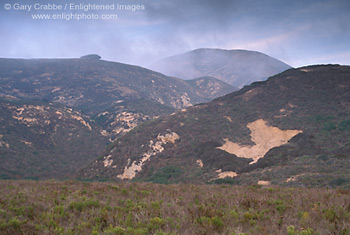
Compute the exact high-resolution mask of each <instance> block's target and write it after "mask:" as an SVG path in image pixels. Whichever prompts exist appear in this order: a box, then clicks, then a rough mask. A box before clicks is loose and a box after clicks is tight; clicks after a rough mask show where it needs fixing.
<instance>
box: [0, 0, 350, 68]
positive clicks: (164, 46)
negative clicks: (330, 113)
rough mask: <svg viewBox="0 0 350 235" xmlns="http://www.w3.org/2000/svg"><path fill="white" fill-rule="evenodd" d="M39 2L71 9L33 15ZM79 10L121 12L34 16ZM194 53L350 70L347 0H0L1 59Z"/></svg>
mask: <svg viewBox="0 0 350 235" xmlns="http://www.w3.org/2000/svg"><path fill="white" fill-rule="evenodd" d="M15 3H19V4H23V5H31V11H25V10H17V8H18V5H15ZM35 3H38V4H37V5H36V7H38V6H39V5H40V4H44V5H45V4H56V5H62V7H63V8H64V7H66V4H68V5H67V6H68V8H66V10H64V9H63V10H36V9H33V8H34V4H35ZM71 3H73V5H75V6H77V5H78V6H80V5H79V4H83V5H86V4H96V5H105V4H107V5H111V4H115V8H117V4H129V5H130V4H136V5H143V6H144V10H143V8H141V9H140V10H136V11H131V10H118V9H115V10H105V11H96V10H89V11H84V10H78V9H77V10H70V9H69V6H70V4H71ZM8 4H9V5H8ZM41 7H45V6H43V5H41ZM5 8H7V9H9V8H10V9H9V10H7V9H5ZM15 8H16V9H15ZM27 9H28V8H27ZM76 13H77V14H85V15H88V14H95V15H97V14H98V15H99V17H102V15H103V14H105V15H106V14H114V15H115V14H117V15H118V19H116V20H115V19H110V20H101V19H100V20H79V21H77V20H73V19H72V20H69V21H67V20H33V19H32V15H34V14H48V15H51V16H52V15H53V14H66V15H68V14H76ZM197 48H222V49H247V50H254V51H260V52H263V53H265V54H267V55H270V56H272V57H275V58H277V59H280V60H282V61H283V62H285V63H287V64H289V65H291V66H294V67H299V66H304V65H310V64H329V63H338V64H347V65H350V0H1V6H0V57H6V58H77V57H80V56H82V55H86V54H91V53H96V54H99V55H101V56H102V58H103V59H105V60H111V61H118V62H123V63H130V64H137V65H142V66H147V65H148V64H150V63H152V62H154V61H156V60H158V59H161V58H164V57H168V56H171V55H175V54H179V53H184V52H186V51H189V50H194V49H197Z"/></svg>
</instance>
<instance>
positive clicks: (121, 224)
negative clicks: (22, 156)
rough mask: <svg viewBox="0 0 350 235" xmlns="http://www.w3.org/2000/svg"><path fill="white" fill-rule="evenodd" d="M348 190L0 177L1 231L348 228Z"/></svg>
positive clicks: (287, 231)
mask: <svg viewBox="0 0 350 235" xmlns="http://www.w3.org/2000/svg"><path fill="white" fill-rule="evenodd" d="M349 231H350V191H347V190H343V189H306V188H282V187H261V186H247V187H241V186H231V185H160V184H151V183H110V182H108V183H97V182H96V183H86V182H75V181H65V182H57V181H0V234H288V235H293V234H295V235H297V234H303V235H307V234H344V235H345V234H349Z"/></svg>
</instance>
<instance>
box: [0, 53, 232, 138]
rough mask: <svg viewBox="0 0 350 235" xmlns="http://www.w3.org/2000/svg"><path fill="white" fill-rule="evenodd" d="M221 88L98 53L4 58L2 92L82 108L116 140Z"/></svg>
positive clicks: (0, 67) (0, 65) (0, 66)
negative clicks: (76, 56) (104, 57)
mask: <svg viewBox="0 0 350 235" xmlns="http://www.w3.org/2000/svg"><path fill="white" fill-rule="evenodd" d="M226 86H229V85H226ZM208 89H209V88H208ZM220 89H221V87H219V88H218V89H216V91H215V95H217V96H215V95H213V94H210V93H211V92H210V91H208V90H207V87H198V86H191V85H189V84H188V83H187V82H185V81H183V80H181V79H177V78H171V77H166V76H164V75H162V74H160V73H157V72H154V71H150V70H147V69H144V68H141V67H137V66H131V65H126V64H121V63H116V62H108V61H103V60H100V57H99V56H98V55H88V56H85V57H82V58H81V59H32V60H24V59H0V94H2V95H9V96H13V97H18V98H23V99H38V100H39V99H40V100H46V101H48V102H56V103H60V104H63V105H66V106H68V107H71V108H75V109H78V110H81V111H82V112H84V113H85V114H87V115H90V116H92V118H93V119H96V120H97V121H98V122H99V121H101V123H99V124H100V125H101V126H102V127H103V128H105V130H106V131H107V132H108V134H109V135H110V138H112V139H115V138H116V137H118V136H121V135H122V134H124V133H126V132H127V131H129V130H131V129H132V128H133V127H135V126H137V125H138V124H139V123H141V122H143V121H145V120H149V119H152V118H154V117H157V116H162V115H168V114H170V113H172V112H174V111H175V110H177V109H182V108H184V107H188V106H190V105H193V104H196V103H201V102H206V101H209V100H211V99H212V98H215V97H218V96H220V95H224V94H227V93H225V92H221V91H220ZM203 94H206V95H208V96H207V97H205V96H204V95H203Z"/></svg>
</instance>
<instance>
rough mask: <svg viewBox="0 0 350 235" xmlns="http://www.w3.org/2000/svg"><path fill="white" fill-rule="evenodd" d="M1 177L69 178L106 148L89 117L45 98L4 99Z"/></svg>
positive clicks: (1, 103)
mask: <svg viewBox="0 0 350 235" xmlns="http://www.w3.org/2000/svg"><path fill="white" fill-rule="evenodd" d="M0 113H1V116H0V161H1V164H0V178H14V179H16V178H18V179H21V178H58V179H62V178H66V177H68V176H69V175H71V174H72V172H74V171H75V170H76V169H77V168H81V167H82V166H84V165H86V164H87V163H89V162H90V161H91V160H93V159H94V158H96V157H97V156H98V154H99V153H100V152H101V151H103V149H105V148H106V145H107V143H108V139H107V137H105V136H103V134H102V128H100V127H98V126H97V125H96V124H95V123H94V122H92V121H91V120H90V118H89V117H87V116H86V115H83V114H82V113H80V112H77V111H75V110H73V109H71V108H69V107H66V106H63V105H59V104H52V103H47V102H43V101H32V100H20V99H8V98H0Z"/></svg>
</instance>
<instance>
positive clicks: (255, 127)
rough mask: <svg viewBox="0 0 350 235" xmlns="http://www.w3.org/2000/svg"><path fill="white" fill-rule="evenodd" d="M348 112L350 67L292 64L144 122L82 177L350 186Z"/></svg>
mask: <svg viewBox="0 0 350 235" xmlns="http://www.w3.org/2000/svg"><path fill="white" fill-rule="evenodd" d="M349 117H350V67H349V66H310V67H305V68H299V69H290V70H288V71H286V72H283V73H281V74H279V75H276V76H274V77H271V78H269V79H268V80H267V81H265V82H258V83H253V84H252V85H250V86H248V87H245V88H244V89H242V90H240V91H237V92H234V93H231V94H229V95H227V96H224V97H222V98H219V99H216V100H214V101H212V102H210V103H208V104H202V105H196V106H194V107H190V108H187V109H185V110H182V111H180V112H177V113H176V114H174V115H172V116H169V117H164V118H159V119H156V120H153V121H150V122H148V123H145V124H144V125H142V126H139V127H138V128H136V129H134V130H133V131H132V132H130V133H129V134H127V135H125V136H124V137H123V138H121V139H119V140H118V141H117V142H116V143H115V144H114V145H113V146H111V147H110V149H108V150H107V151H106V152H105V153H104V154H103V156H102V157H101V158H100V159H99V160H98V161H96V162H94V163H93V164H92V165H90V166H89V167H87V168H85V169H83V170H82V171H81V172H80V173H79V174H80V177H82V178H109V179H113V180H117V179H137V178H140V179H142V180H150V181H154V182H179V181H181V182H210V181H213V180H216V179H218V178H224V177H229V179H232V182H234V183H258V181H261V183H266V184H268V183H271V182H272V183H274V184H303V185H319V186H320V185H322V186H325V185H326V186H328V185H331V186H334V185H337V184H339V185H342V186H344V185H345V186H346V185H347V186H350V179H349V177H347V176H348V175H349V173H350V172H349V169H350V168H349V166H350V163H349V159H350V156H349V153H350V148H349V146H350V138H349V136H350V119H349ZM255 162H256V163H255ZM249 163H255V164H249ZM262 169H264V170H262ZM226 179H227V178H226Z"/></svg>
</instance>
